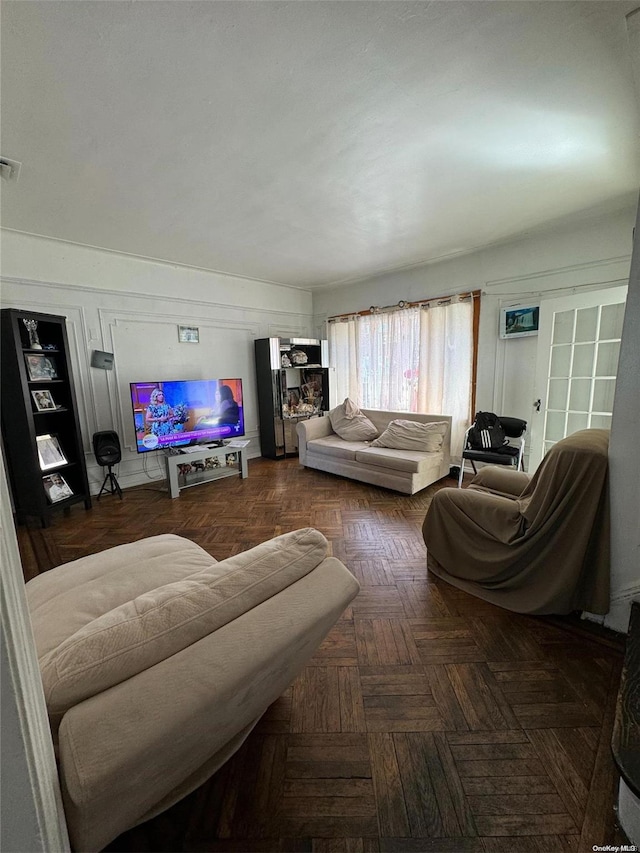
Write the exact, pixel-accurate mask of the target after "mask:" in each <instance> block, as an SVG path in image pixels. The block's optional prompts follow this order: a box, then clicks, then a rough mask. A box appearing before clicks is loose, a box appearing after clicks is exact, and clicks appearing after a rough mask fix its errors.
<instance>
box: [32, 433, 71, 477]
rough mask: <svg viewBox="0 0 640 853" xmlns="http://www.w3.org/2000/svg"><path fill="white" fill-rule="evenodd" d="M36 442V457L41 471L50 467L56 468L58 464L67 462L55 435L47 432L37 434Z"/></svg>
mask: <svg viewBox="0 0 640 853" xmlns="http://www.w3.org/2000/svg"><path fill="white" fill-rule="evenodd" d="M36 444H37V446H38V459H39V461H40V470H41V471H48V470H49V469H50V468H57V467H58V466H59V465H66V464H67V458H66V456H65V455H64V453H63V452H62V448H61V447H60V442H59V441H58V438H57V436H55V435H48V434H47V435H37V436H36Z"/></svg>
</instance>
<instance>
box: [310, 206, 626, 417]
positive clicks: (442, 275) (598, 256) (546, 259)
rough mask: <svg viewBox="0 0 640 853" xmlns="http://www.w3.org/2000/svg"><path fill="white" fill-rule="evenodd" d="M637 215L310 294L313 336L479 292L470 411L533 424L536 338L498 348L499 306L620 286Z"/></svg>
mask: <svg viewBox="0 0 640 853" xmlns="http://www.w3.org/2000/svg"><path fill="white" fill-rule="evenodd" d="M634 216H635V208H633V209H631V208H628V209H625V210H623V211H618V212H617V213H615V214H611V215H609V216H606V217H598V218H593V219H586V220H584V222H583V223H582V224H581V225H579V226H576V225H574V226H572V227H564V228H562V227H560V226H558V227H556V228H554V229H553V230H551V229H549V230H545V231H540V232H539V233H535V234H530V235H529V236H527V237H523V238H522V239H520V240H517V241H513V242H511V243H508V244H504V245H496V246H493V247H489V248H486V249H483V250H481V251H478V252H474V253H472V254H467V255H461V256H459V257H454V258H450V259H449V260H443V261H440V262H438V263H432V264H429V265H426V266H421V267H415V268H412V269H407V270H403V271H400V272H395V273H389V274H388V275H383V276H378V277H376V278H374V279H369V280H368V281H362V282H358V283H354V284H351V285H348V286H343V287H338V288H333V289H325V290H319V291H315V292H314V300H313V310H314V328H315V334H326V332H325V321H326V319H327V317H330V316H332V315H334V314H343V313H348V312H349V311H360V310H363V309H366V308H368V307H369V306H370V305H378V306H383V305H391V304H394V303H396V302H398V300H400V299H404V300H406V301H409V302H412V301H417V300H420V299H423V298H425V297H433V296H445V295H449V294H453V293H461V292H463V291H467V290H481V291H482V299H481V311H480V333H479V344H478V377H477V387H476V410H478V409H482V410H488V411H494V412H502V413H504V414H509V415H511V416H513V417H519V418H523V419H524V420H526V421H528V422H529V424H530V425H531V423H532V419H533V418H534V410H533V401H534V397H533V391H534V379H535V364H536V353H537V338H536V337H531V338H518V339H515V340H508V341H505V340H500V339H499V338H498V316H499V309H500V306H501V305H510V304H514V303H516V302H521V301H528V300H529V299H539V300H542V299H544V298H551V297H555V296H558V295H560V294H562V293H570V292H574V291H575V290H578V289H580V288H582V287H588V288H590V289H593V288H595V287H599V286H601V287H607V286H613V285H616V284H618V285H619V284H626V283H627V280H628V276H629V265H630V260H631V249H632V242H633V238H632V229H633V224H634Z"/></svg>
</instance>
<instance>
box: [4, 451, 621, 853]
mask: <svg viewBox="0 0 640 853" xmlns="http://www.w3.org/2000/svg"><path fill="white" fill-rule="evenodd" d="M443 485H448V486H450V485H454V484H453V481H451V480H445V481H443V482H442V483H440V484H437V485H436V486H433V487H431V488H429V489H426V490H424V491H423V492H422V493H420V494H418V495H415V496H413V497H409V496H403V495H398V494H396V493H394V492H389V491H385V490H384V489H379V488H375V487H369V486H366V485H364V484H360V483H355V482H350V481H348V480H344V479H341V478H338V477H334V476H332V475H329V474H323V473H321V472H317V471H310V470H305V469H302V468H300V467H299V465H298V462H297V460H295V459H292V460H285V461H280V462H272V461H269V460H263V459H255V460H251V461H250V463H249V478H248V479H247V480H240V479H239V478H238V479H236V478H229V479H225V480H221V481H218V482H216V483H212V484H206V485H202V486H199V487H198V488H193V489H188V490H185V491H183V492H182V494H181V496H180V498H178V499H176V500H171V499H170V498H169V497H168V495H167V493H166V492H165V491H160V483H157V482H156V483H152V484H150V485H149V487H146V488H145V487H138V488H135V489H129V490H127V491H125V496H124V500H123V501H119V500H118V499H117V498H113V497H111V496H108V497H103V498H102V500H101V501H100V502H99V503H95V504H94V509H93V510H91V511H89V512H85V510H84V509H83V508H81V507H74V508H73V510H72V511H71V513H70V514H69V515H68V516H62V515H60V516H57V517H56V518H55V519H54V522H53V525H52V526H51V527H50V528H49V529H47V530H45V531H41V532H39V531H37V530H35V529H33V530H28V531H25V529H24V528H22V529H21V532H20V535H19V538H20V545H21V550H22V553H23V559H24V563H25V569H26V572H27V574H28V573H29V572H31V573H35V572H37V571H38V570H40V569H42V568H44V567H46V563H47V561H49V564H51V563H53V564H57V563H59V562H66V561H69V560H73V559H75V558H77V557H80V556H84V555H85V554H88V553H93V552H97V551H100V550H102V549H104V548H108V547H110V546H113V545H118V544H121V543H123V542H128V541H131V540H134V539H139V538H142V537H143V536H150V535H153V534H157V533H165V532H173V533H178V534H180V535H183V536H186V537H188V538H190V539H193V540H194V541H196V542H197V543H198V544H200V545H201V546H202V547H203V548H205V549H206V550H207V551H209V552H210V553H211V554H212V555H213V556H214V557H216V558H217V559H223V558H225V557H228V556H230V555H232V554H235V553H237V552H239V551H243V550H245V549H247V548H250V547H252V546H253V545H257V544H258V543H260V542H262V541H264V540H266V539H269V538H270V537H272V536H275V535H278V534H280V533H284V532H286V531H289V530H294V529H296V528H299V527H306V526H313V527H316V528H318V529H319V530H321V531H322V532H323V533H324V534H325V535H326V536H327V538H328V540H329V542H330V543H331V548H332V551H333V554H334V555H335V556H336V557H338V558H339V559H341V560H342V561H343V562H344V563H345V564H346V565H347V566H348V567H349V569H350V570H351V571H352V572H353V574H354V575H356V577H357V578H358V580H359V581H360V584H361V585H362V589H361V592H360V594H359V595H358V596H357V598H356V599H355V600H354V601H353V603H352V606H350V607H349V608H348V610H347V611H346V612H345V613H344V614H343V616H342V618H341V620H340V621H339V623H338V624H337V625H336V626H335V628H334V629H333V630H332V632H331V633H330V635H329V636H328V637H327V639H326V640H325V642H324V643H323V644H322V646H321V648H320V649H319V650H318V652H317V654H316V655H315V657H314V658H313V660H312V661H311V662H310V664H309V665H308V666H307V667H306V669H305V670H304V671H303V672H302V674H301V675H300V676H299V677H298V678H297V680H296V681H295V682H294V684H293V685H292V686H291V687H290V689H289V690H288V691H287V692H286V693H285V694H284V695H283V696H282V697H281V698H280V699H278V700H277V701H276V702H275V703H274V704H273V705H272V706H271V707H270V708H269V710H268V711H267V712H266V714H265V715H264V717H263V719H262V720H261V721H260V723H259V724H258V726H257V727H256V729H255V730H254V731H253V733H252V734H251V735H250V737H249V738H248V740H247V741H246V742H245V744H244V746H243V747H242V748H241V749H240V750H239V752H238V753H236V755H235V756H234V757H233V758H232V759H231V760H230V761H229V762H228V763H227V764H226V765H225V766H224V767H223V768H222V769H221V770H220V771H219V772H218V773H217V774H216V775H215V776H214V777H213V778H212V779H210V780H209V782H207V783H206V784H205V785H203V786H202V787H201V788H199V789H198V790H196V791H194V792H193V793H192V794H190V795H189V796H188V797H186V798H185V799H184V800H182V801H181V802H180V803H177V804H176V805H175V806H173V807H172V808H171V809H169V810H168V811H166V812H165V813H164V814H162V815H160V816H159V817H157V818H155V819H154V820H152V821H149V822H148V823H146V824H143V825H141V826H139V827H136V828H135V829H133V830H131V831H129V832H127V833H125V834H124V835H122V836H121V837H120V838H118V839H117V840H116V841H114V842H113V843H112V844H111V845H110V846H109V848H108V849H109V850H111V851H210V852H211V853H214V851H243V853H249V851H256V853H258V851H283V853H288V851H312V853H374V851H381V853H384V851H387V853H418V851H420V853H428V851H437V852H438V853H447V852H448V851H461V852H462V851H485V852H486V853H502V851H505V853H511V851H514V853H519V851H522V853H527V851H556V850H558V851H560V850H562V851H590V850H592V848H593V845H604V844H616V843H617V844H620V843H625V839H624V836H623V835H622V834H621V832H620V830H619V829H618V828H617V826H616V824H615V813H614V802H615V799H616V790H617V776H616V773H615V771H614V765H613V761H612V759H611V751H610V740H611V730H612V724H613V716H614V708H615V699H616V693H617V687H618V681H619V676H620V668H621V664H622V649H623V644H622V643H621V642H620V641H618V640H616V639H615V637H613V636H610V635H609V634H607V633H605V632H604V631H599V630H598V629H597V628H594V627H590V626H587V625H585V624H584V623H581V622H580V620H578V619H576V618H572V617H566V618H559V617H555V618H532V617H525V616H519V615H516V614H513V613H509V612H507V611H504V610H501V609H499V608H497V607H494V606H491V605H489V604H486V603H484V602H482V601H480V600H479V599H475V598H473V597H471V596H469V595H466V594H465V593H463V592H460V591H458V590H456V589H454V588H452V587H450V586H448V585H447V584H446V583H444V582H443V581H441V580H439V579H438V578H436V577H435V576H434V575H430V574H428V573H427V569H426V555H425V547H424V544H423V541H422V536H421V524H422V521H423V519H424V515H425V513H426V510H427V508H428V506H429V502H430V500H431V498H432V497H433V494H434V493H435V491H436V490H437V489H438V488H441V487H442V486H443Z"/></svg>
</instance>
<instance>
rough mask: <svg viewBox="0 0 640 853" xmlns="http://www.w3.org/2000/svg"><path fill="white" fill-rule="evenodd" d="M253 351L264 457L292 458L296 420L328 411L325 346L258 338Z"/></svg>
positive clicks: (307, 340)
mask: <svg viewBox="0 0 640 853" xmlns="http://www.w3.org/2000/svg"><path fill="white" fill-rule="evenodd" d="M255 349H256V377H257V380H258V413H259V418H260V448H261V452H262V455H263V456H266V457H268V458H270V459H280V458H283V457H285V456H295V455H296V454H297V452H298V443H297V436H296V426H297V424H298V421H300V420H302V419H306V418H313V417H319V416H321V415H322V414H323V413H324V412H327V411H329V369H328V352H329V349H328V343H327V341H321V340H316V339H311V338H289V339H286V338H260V339H258V340H257V341H256V342H255Z"/></svg>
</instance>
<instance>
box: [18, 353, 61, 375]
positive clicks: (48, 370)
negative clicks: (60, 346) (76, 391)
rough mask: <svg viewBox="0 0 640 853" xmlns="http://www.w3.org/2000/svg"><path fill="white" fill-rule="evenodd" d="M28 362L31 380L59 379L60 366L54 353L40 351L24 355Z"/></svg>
mask: <svg viewBox="0 0 640 853" xmlns="http://www.w3.org/2000/svg"><path fill="white" fill-rule="evenodd" d="M24 359H25V361H26V363H27V373H28V374H29V381H30V382H46V381H47V380H51V379H58V378H59V377H58V368H57V365H56V360H55V358H54V357H53V356H52V355H45V354H44V353H38V354H37V355H34V354H30V355H25V357H24Z"/></svg>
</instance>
